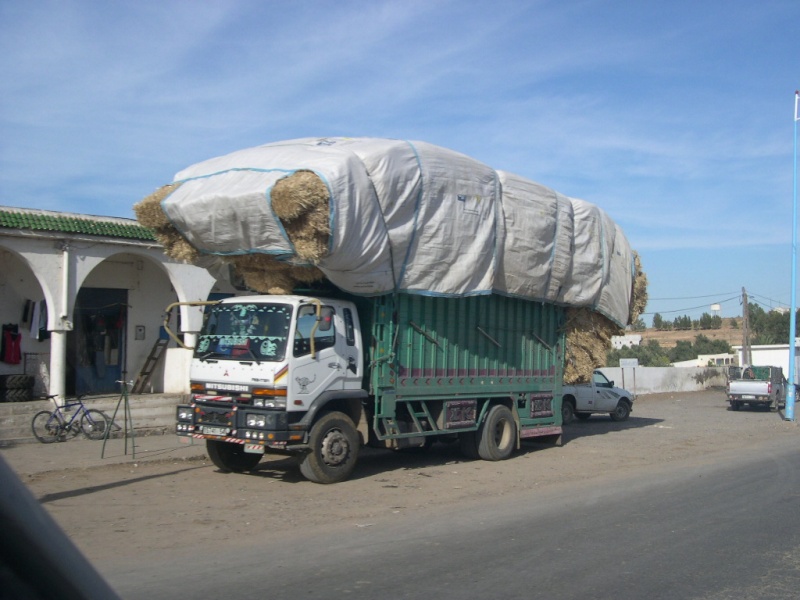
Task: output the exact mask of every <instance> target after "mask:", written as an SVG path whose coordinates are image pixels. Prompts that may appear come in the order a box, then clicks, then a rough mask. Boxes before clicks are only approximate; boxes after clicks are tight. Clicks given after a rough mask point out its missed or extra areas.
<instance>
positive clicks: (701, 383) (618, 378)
mask: <svg viewBox="0 0 800 600" xmlns="http://www.w3.org/2000/svg"><path fill="white" fill-rule="evenodd" d="M598 370H599V371H602V373H603V375H605V376H606V377H608V378H609V379H611V380H613V381H614V384H615V385H616V386H617V387H624V388H625V389H627V390H628V391H630V392H633V393H635V394H658V393H662V392H697V391H701V390H706V389H708V388H710V387H724V386H725V385H726V383H727V380H726V378H725V368H724V367H702V368H700V367H682V368H677V367H636V368H627V367H626V368H625V369H622V368H620V367H603V368H602V369H598Z"/></svg>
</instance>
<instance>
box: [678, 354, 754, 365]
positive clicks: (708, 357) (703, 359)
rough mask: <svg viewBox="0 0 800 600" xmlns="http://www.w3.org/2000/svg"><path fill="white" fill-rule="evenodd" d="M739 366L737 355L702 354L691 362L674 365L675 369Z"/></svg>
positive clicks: (679, 362) (683, 361)
mask: <svg viewBox="0 0 800 600" xmlns="http://www.w3.org/2000/svg"><path fill="white" fill-rule="evenodd" d="M738 364H739V356H738V355H736V354H701V355H699V356H698V357H697V358H693V359H691V360H681V361H678V362H675V363H672V366H673V367H729V366H732V365H738Z"/></svg>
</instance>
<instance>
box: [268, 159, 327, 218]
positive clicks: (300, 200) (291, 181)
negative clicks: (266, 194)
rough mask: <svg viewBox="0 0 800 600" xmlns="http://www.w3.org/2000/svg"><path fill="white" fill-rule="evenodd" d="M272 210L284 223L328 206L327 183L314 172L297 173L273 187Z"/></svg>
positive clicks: (271, 194) (280, 180)
mask: <svg viewBox="0 0 800 600" xmlns="http://www.w3.org/2000/svg"><path fill="white" fill-rule="evenodd" d="M270 198H271V200H272V210H274V211H275V214H276V215H278V218H280V219H281V220H282V221H291V220H293V219H296V218H298V217H300V216H301V215H303V214H304V213H306V212H309V211H312V210H314V209H315V208H317V207H318V206H323V205H324V206H325V207H327V206H328V200H329V199H330V194H329V193H328V188H327V187H326V186H325V183H324V182H323V181H322V179H320V178H319V176H318V175H317V174H316V173H313V172H312V171H295V172H294V173H292V174H291V175H287V176H286V177H284V178H283V179H279V180H278V181H277V182H275V185H274V186H272V191H271V192H270Z"/></svg>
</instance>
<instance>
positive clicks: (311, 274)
mask: <svg viewBox="0 0 800 600" xmlns="http://www.w3.org/2000/svg"><path fill="white" fill-rule="evenodd" d="M289 275H290V276H291V278H292V279H294V280H295V281H296V282H297V283H305V284H309V283H314V282H316V281H322V280H323V279H325V273H323V272H322V271H320V270H319V269H317V268H316V267H297V266H293V267H292V268H291V269H290V270H289Z"/></svg>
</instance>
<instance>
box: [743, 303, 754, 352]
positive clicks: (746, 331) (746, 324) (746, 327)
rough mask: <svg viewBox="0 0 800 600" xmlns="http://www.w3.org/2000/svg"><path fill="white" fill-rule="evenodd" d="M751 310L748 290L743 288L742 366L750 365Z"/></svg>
mask: <svg viewBox="0 0 800 600" xmlns="http://www.w3.org/2000/svg"><path fill="white" fill-rule="evenodd" d="M752 359H753V357H752V356H751V354H750V311H749V310H748V309H747V290H746V289H744V288H742V366H745V365H750V364H751V363H752Z"/></svg>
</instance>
